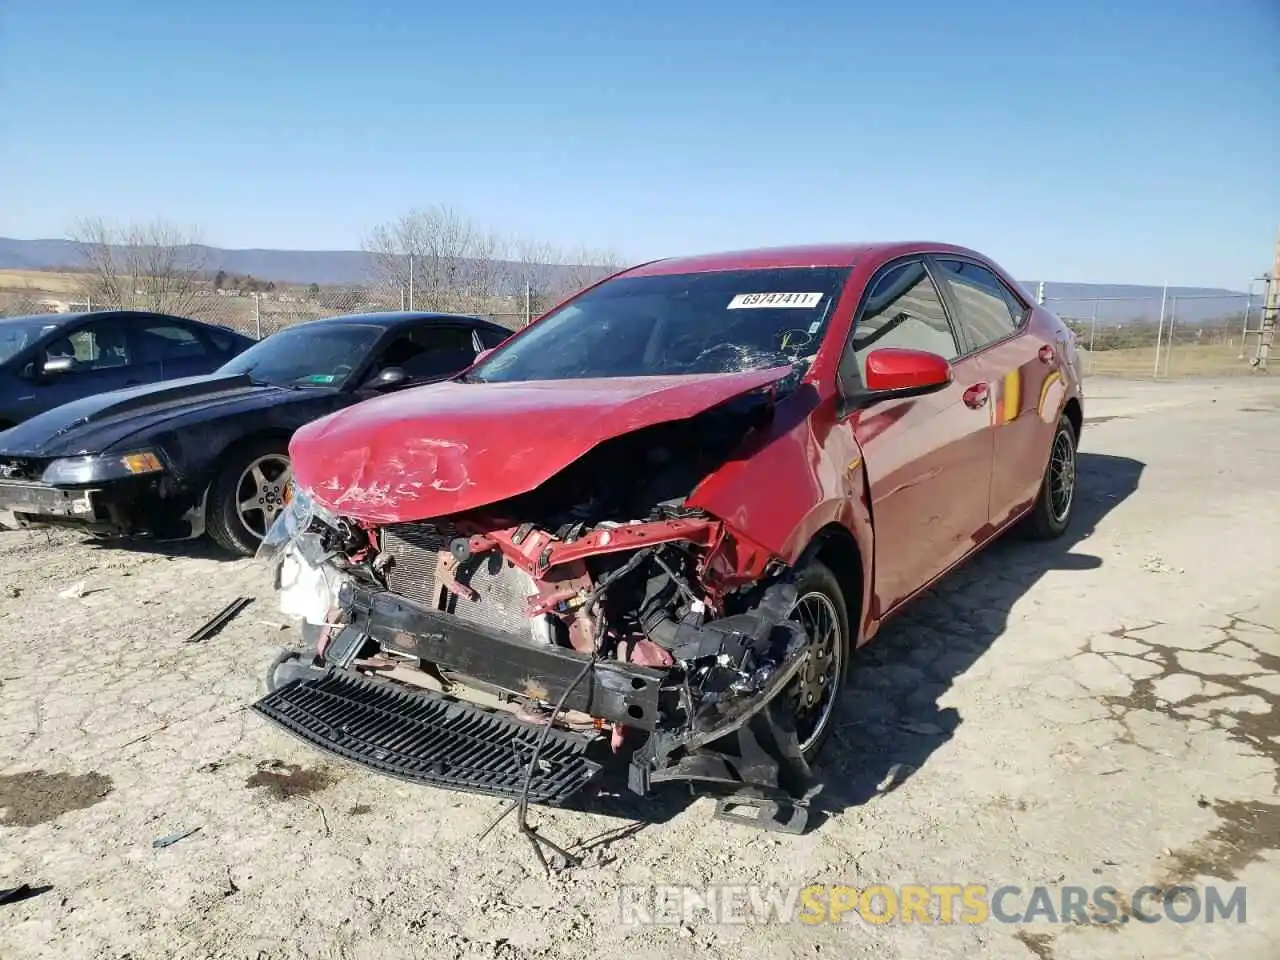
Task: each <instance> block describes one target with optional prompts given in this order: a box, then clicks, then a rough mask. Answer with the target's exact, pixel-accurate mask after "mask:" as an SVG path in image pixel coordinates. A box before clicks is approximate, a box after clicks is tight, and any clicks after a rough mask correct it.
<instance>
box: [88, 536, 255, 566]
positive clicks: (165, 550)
mask: <svg viewBox="0 0 1280 960" xmlns="http://www.w3.org/2000/svg"><path fill="white" fill-rule="evenodd" d="M84 545H85V546H87V547H91V548H92V549H94V550H110V551H112V552H115V553H140V554H149V555H152V556H160V557H174V558H180V559H184V560H223V561H230V560H243V559H244V557H242V556H240V555H239V554H236V553H232V552H231V551H230V550H225V549H223V548H222V547H220V546H218V545H217V544H216V543H214V542H213V541H212V540H210V539H209V538H208V537H199V538H198V539H195V540H150V539H145V538H142V537H137V538H128V537H90V538H88V539H86V540H85V541H84Z"/></svg>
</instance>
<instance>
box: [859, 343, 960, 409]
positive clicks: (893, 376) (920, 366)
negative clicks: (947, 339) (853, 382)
mask: <svg viewBox="0 0 1280 960" xmlns="http://www.w3.org/2000/svg"><path fill="white" fill-rule="evenodd" d="M951 380H952V371H951V364H950V363H949V362H948V361H947V360H946V359H944V358H943V357H940V356H938V355H937V354H936V353H929V352H928V351H925V350H907V349H903V348H901V347H881V348H880V349H879V350H872V351H871V352H870V353H869V354H867V370H866V376H865V377H863V386H864V387H865V389H866V392H867V393H868V394H869V395H871V398H873V399H876V400H888V399H893V398H897V397H916V396H921V395H923V394H926V393H933V392H935V391H937V390H941V389H942V388H943V387H946V386H948V385H949V384H950V383H951Z"/></svg>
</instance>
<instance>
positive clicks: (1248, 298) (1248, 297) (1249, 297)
mask: <svg viewBox="0 0 1280 960" xmlns="http://www.w3.org/2000/svg"><path fill="white" fill-rule="evenodd" d="M1251 313H1253V281H1252V280H1250V281H1249V292H1248V293H1247V294H1245V298H1244V327H1243V328H1242V329H1241V330H1240V356H1239V357H1237V358H1236V359H1238V360H1243V359H1244V345H1245V342H1246V341H1248V339H1249V314H1251Z"/></svg>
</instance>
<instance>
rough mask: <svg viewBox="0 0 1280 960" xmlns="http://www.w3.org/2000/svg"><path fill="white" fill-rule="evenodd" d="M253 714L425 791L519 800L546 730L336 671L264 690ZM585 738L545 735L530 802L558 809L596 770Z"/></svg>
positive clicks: (564, 733) (562, 733) (434, 695)
mask: <svg viewBox="0 0 1280 960" xmlns="http://www.w3.org/2000/svg"><path fill="white" fill-rule="evenodd" d="M253 709H254V710H255V711H257V712H258V713H260V714H261V715H262V716H264V717H266V718H267V719H268V720H271V721H273V722H274V723H277V724H279V725H280V726H281V727H283V728H284V729H285V730H287V731H288V732H289V733H292V734H293V735H294V736H296V737H299V738H300V739H302V740H304V741H306V742H307V743H309V744H311V745H312V746H313V747H317V748H319V749H321V750H324V751H326V752H328V753H332V754H334V755H336V756H339V757H342V758H344V759H346V760H350V761H352V762H354V763H358V764H360V765H361V766H364V767H368V768H369V769H371V770H374V771H376V772H378V773H381V774H385V775H387V776H391V777H396V778H398V779H401V780H408V781H410V782H413V783H419V784H425V785H427V786H434V787H443V788H445V789H448V790H459V791H463V792H466V793H481V794H485V795H487V796H495V797H518V796H519V795H520V790H521V787H522V786H523V784H524V777H525V772H526V770H527V768H528V763H529V759H530V757H531V756H532V753H533V746H534V743H535V741H536V740H537V738H538V736H539V733H540V728H539V727H535V726H533V725H531V724H525V723H521V722H520V721H518V720H516V719H514V718H512V717H509V716H507V715H506V714H504V713H501V712H496V711H492V710H485V709H483V708H481V707H477V706H474V705H472V704H468V703H463V702H461V701H458V700H452V699H449V698H447V697H444V696H441V695H440V694H437V693H432V692H431V691H414V690H406V689H402V688H400V687H397V686H395V685H394V684H391V683H387V682H385V681H376V680H370V679H367V678H365V677H361V676H359V675H357V674H354V673H348V672H345V671H337V670H331V671H330V672H329V673H326V674H325V675H324V676H321V677H317V678H315V679H311V680H300V681H295V682H293V683H290V684H287V685H286V686H284V687H281V688H280V689H278V690H276V691H274V692H272V693H270V694H268V695H267V696H265V697H263V698H262V699H261V700H259V701H258V702H257V703H255V704H254V705H253ZM588 742H589V741H588V739H587V738H585V737H583V736H580V735H578V734H574V733H571V732H568V731H564V730H557V729H554V728H553V729H551V730H549V731H547V740H546V743H545V744H544V745H543V748H542V752H541V754H540V755H539V758H538V765H537V768H536V769H535V770H534V774H533V780H532V782H531V784H530V787H529V799H530V800H531V801H533V802H534V803H540V804H547V805H549V806H558V805H560V804H561V803H563V802H564V801H566V800H568V799H569V798H570V797H572V796H573V795H574V794H575V793H577V792H578V791H579V790H581V789H582V787H584V786H585V785H586V784H587V783H588V782H589V781H590V780H592V779H593V778H594V777H595V776H596V774H598V773H599V772H600V769H601V768H600V764H598V763H595V762H594V761H592V760H588V759H587V758H586V756H585V755H584V751H585V750H586V747H587V744H588Z"/></svg>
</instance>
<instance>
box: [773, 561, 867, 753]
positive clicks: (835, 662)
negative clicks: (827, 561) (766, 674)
mask: <svg viewBox="0 0 1280 960" xmlns="http://www.w3.org/2000/svg"><path fill="white" fill-rule="evenodd" d="M795 585H796V591H797V596H796V605H795V607H794V608H793V609H792V612H791V619H792V620H795V621H797V622H798V623H799V624H800V625H801V627H803V629H804V632H805V635H806V636H807V637H808V639H809V645H808V646H809V649H808V653H807V656H806V658H805V662H804V665H803V666H802V667H801V668H800V672H799V674H798V675H797V676H796V678H795V680H793V681H792V682H791V685H790V687H789V688H788V689H787V691H786V693H785V694H784V696H787V697H789V699H790V704H791V709H792V711H793V715H794V718H795V731H796V741H797V743H798V744H799V747H800V752H801V753H802V754H803V755H804V759H805V761H806V762H812V761H813V759H814V758H815V757H816V756H817V755H818V752H819V751H820V750H821V749H822V745H823V744H824V743H825V742H826V739H827V737H828V736H830V735H831V730H832V728H833V727H834V726H835V715H836V709H837V707H838V705H839V703H840V698H841V695H842V694H843V693H844V685H845V676H846V673H847V671H848V665H849V655H850V651H851V649H852V644H851V643H850V642H849V611H848V607H847V606H846V604H845V599H844V594H843V593H842V592H841V590H840V584H839V583H838V582H837V580H836V577H835V574H833V573H832V572H831V571H830V570H829V569H828V568H827V567H826V566H824V565H823V564H822V563H819V562H818V561H816V560H814V561H811V562H810V563H809V564H808V565H806V566H805V567H804V568H803V569H802V570H801V571H800V572H799V574H798V575H797V576H796V580H795Z"/></svg>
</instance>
